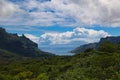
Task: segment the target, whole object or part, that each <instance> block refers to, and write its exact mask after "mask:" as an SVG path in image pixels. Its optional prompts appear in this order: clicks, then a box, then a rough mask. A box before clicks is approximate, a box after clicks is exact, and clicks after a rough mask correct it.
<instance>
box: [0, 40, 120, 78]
mask: <svg viewBox="0 0 120 80" xmlns="http://www.w3.org/2000/svg"><path fill="white" fill-rule="evenodd" d="M4 62H9V63H7V64H3V65H2V64H1V66H0V80H120V44H116V45H114V44H112V43H111V42H104V43H101V45H100V47H99V50H88V51H86V52H84V53H79V54H76V55H74V56H55V57H49V58H37V59H25V58H24V59H22V60H17V61H14V62H10V61H4Z"/></svg>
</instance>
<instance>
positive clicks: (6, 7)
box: [0, 0, 16, 18]
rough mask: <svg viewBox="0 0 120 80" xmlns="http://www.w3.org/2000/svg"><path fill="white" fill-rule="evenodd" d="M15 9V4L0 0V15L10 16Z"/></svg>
mask: <svg viewBox="0 0 120 80" xmlns="http://www.w3.org/2000/svg"><path fill="white" fill-rule="evenodd" d="M15 11H16V6H15V5H14V4H12V3H10V2H8V1H6V0H0V17H2V18H4V17H7V16H11V15H12V14H13V13H14V12H15Z"/></svg>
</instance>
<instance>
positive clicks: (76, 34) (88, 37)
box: [39, 28, 109, 45]
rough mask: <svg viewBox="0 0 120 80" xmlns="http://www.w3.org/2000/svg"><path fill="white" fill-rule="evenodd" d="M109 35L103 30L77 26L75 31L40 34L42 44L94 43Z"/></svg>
mask: <svg viewBox="0 0 120 80" xmlns="http://www.w3.org/2000/svg"><path fill="white" fill-rule="evenodd" d="M106 36H109V34H108V33H107V32H105V31H103V30H100V31H96V30H93V29H85V28H75V29H74V30H73V31H67V32H63V33H55V32H54V33H45V34H43V35H41V36H40V42H39V43H40V44H47V45H56V44H71V43H72V44H73V45H74V44H75V43H82V42H84V43H92V42H97V41H99V39H100V38H101V37H106Z"/></svg>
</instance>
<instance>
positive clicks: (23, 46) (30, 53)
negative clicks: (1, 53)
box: [0, 28, 53, 57]
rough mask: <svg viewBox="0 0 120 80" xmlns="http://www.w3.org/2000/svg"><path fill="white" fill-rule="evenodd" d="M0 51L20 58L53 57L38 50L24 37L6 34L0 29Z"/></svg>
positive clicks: (34, 44)
mask: <svg viewBox="0 0 120 80" xmlns="http://www.w3.org/2000/svg"><path fill="white" fill-rule="evenodd" d="M0 49H4V50H6V51H9V52H11V53H16V55H19V56H21V57H47V56H52V55H53V54H50V53H47V52H44V51H41V50H40V49H38V45H37V44H36V43H34V42H33V41H31V40H30V39H28V38H26V37H25V36H24V35H22V36H18V35H17V34H11V33H7V32H6V31H5V29H3V28H0Z"/></svg>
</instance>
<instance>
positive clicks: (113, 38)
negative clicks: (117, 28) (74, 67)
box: [71, 36, 120, 53]
mask: <svg viewBox="0 0 120 80" xmlns="http://www.w3.org/2000/svg"><path fill="white" fill-rule="evenodd" d="M105 41H109V42H112V43H113V44H117V43H119V42H120V36H109V37H105V38H101V39H100V41H99V42H97V43H89V44H85V45H81V46H79V47H77V48H75V49H73V50H72V51H71V52H72V53H79V52H84V51H85V50H86V49H89V48H92V49H95V50H96V49H98V47H99V46H100V44H101V43H103V42H105Z"/></svg>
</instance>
